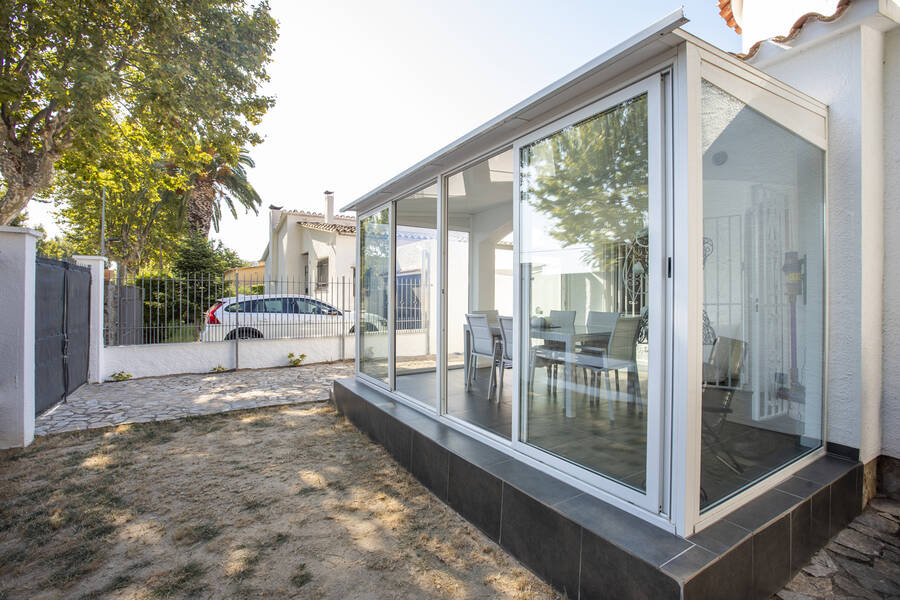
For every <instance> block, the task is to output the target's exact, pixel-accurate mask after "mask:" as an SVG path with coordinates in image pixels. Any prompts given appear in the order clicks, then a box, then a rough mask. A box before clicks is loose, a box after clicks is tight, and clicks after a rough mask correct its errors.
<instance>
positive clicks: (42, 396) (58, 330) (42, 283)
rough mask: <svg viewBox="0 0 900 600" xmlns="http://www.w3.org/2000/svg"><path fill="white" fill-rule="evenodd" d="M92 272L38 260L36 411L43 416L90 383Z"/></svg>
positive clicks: (35, 313)
mask: <svg viewBox="0 0 900 600" xmlns="http://www.w3.org/2000/svg"><path fill="white" fill-rule="evenodd" d="M90 293H91V273H90V270H89V269H87V268H86V267H79V266H77V265H73V264H71V263H67V262H63V261H58V260H53V259H49V258H44V257H38V258H37V259H36V261H35V306H34V325H35V327H34V329H35V332H34V334H35V335H34V337H35V340H34V342H35V343H34V346H35V347H34V367H35V378H34V379H35V385H34V410H35V414H41V413H42V412H44V411H46V410H47V409H49V408H50V407H52V406H53V405H55V404H56V403H58V402H60V401H61V400H64V399H65V398H66V396H67V395H68V394H69V393H71V392H73V391H74V390H75V389H77V388H78V386H80V385H82V384H83V383H86V382H87V367H88V352H89V337H90V308H89V307H90Z"/></svg>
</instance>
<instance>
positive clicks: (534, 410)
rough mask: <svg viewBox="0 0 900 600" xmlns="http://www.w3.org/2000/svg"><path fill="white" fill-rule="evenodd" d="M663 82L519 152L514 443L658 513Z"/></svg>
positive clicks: (570, 122) (565, 124) (649, 83)
mask: <svg viewBox="0 0 900 600" xmlns="http://www.w3.org/2000/svg"><path fill="white" fill-rule="evenodd" d="M660 86H661V82H660V78H659V77H653V78H651V79H649V80H646V81H644V82H642V83H641V84H638V85H635V86H632V87H631V88H628V89H627V90H624V91H622V92H620V93H618V94H615V95H614V96H613V97H611V98H608V99H606V100H602V101H601V102H599V103H596V104H594V105H592V106H590V107H588V108H586V109H584V110H581V111H579V112H578V113H576V114H574V115H572V116H571V117H568V118H566V119H564V120H561V121H559V122H557V123H554V124H551V125H550V126H548V127H545V128H544V129H542V130H540V131H538V132H537V133H535V134H534V135H532V136H529V137H528V138H526V139H524V140H522V141H521V142H519V143H517V144H516V146H515V150H516V160H517V162H518V165H517V166H518V169H517V175H518V180H517V182H518V196H517V199H518V206H517V209H518V236H517V239H518V252H517V254H518V267H519V271H518V274H519V282H518V286H519V292H520V293H519V311H518V313H519V328H518V331H519V333H520V338H519V339H520V343H519V349H520V353H519V365H520V366H519V369H518V370H519V397H518V399H519V411H518V416H519V427H518V445H519V446H520V448H521V449H522V450H523V451H525V452H527V453H529V454H532V455H535V456H536V457H538V458H540V459H541V460H544V461H545V462H549V463H551V464H554V465H556V466H557V467H558V468H561V469H563V470H566V471H569V472H572V473H573V474H575V475H576V476H579V477H581V478H583V479H586V480H588V481H591V482H593V483H595V484H596V485H598V486H600V487H605V488H615V491H616V493H617V494H619V495H622V496H623V497H625V498H627V499H629V500H631V501H632V502H635V503H639V504H642V505H644V506H645V507H647V508H649V509H652V510H654V511H656V510H657V509H658V508H659V506H658V504H657V503H658V502H659V498H660V494H659V487H660V464H661V460H660V457H661V452H662V448H661V438H662V427H661V422H662V414H663V410H662V400H663V393H662V391H663V388H664V385H663V375H664V372H665V364H664V357H665V354H664V352H663V346H664V343H663V339H664V336H665V318H664V315H665V312H666V310H665V309H666V299H665V293H664V284H665V282H664V277H665V272H664V269H663V268H661V266H662V265H663V264H664V263H665V259H664V256H663V249H664V244H663V235H664V229H665V228H664V223H665V214H664V197H665V194H664V193H663V189H662V186H663V181H662V177H661V176H660V174H661V160H662V150H661V143H660V140H661V137H662V119H661V107H660V100H659V97H660V93H661V89H660Z"/></svg>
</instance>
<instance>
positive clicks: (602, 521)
mask: <svg viewBox="0 0 900 600" xmlns="http://www.w3.org/2000/svg"><path fill="white" fill-rule="evenodd" d="M554 508H556V510H558V511H559V512H561V513H562V514H563V515H565V516H566V517H568V518H569V519H571V520H572V521H574V522H576V523H578V524H579V525H581V526H582V527H584V528H585V529H586V530H588V531H590V532H592V533H594V534H596V535H598V536H600V537H602V538H604V539H606V540H608V541H609V542H610V543H612V544H615V545H616V546H618V547H619V548H621V549H622V550H624V551H626V552H627V553H630V554H632V555H634V556H636V557H639V558H641V559H642V560H644V561H646V562H648V563H650V564H652V565H653V566H659V565H661V564H663V563H665V562H667V561H669V560H671V559H672V558H673V557H675V556H676V555H678V554H680V553H681V552H683V551H684V550H686V549H687V548H689V547H690V546H691V543H690V542H688V541H687V540H685V539H684V538H682V537H680V536H677V535H675V534H673V533H669V532H668V531H665V530H663V529H660V528H659V527H656V526H655V525H651V524H650V523H648V522H646V521H644V520H643V519H639V518H638V517H635V516H634V515H630V514H628V513H627V512H625V511H623V510H621V509H619V508H616V507H615V506H612V505H610V504H608V503H606V502H603V501H602V500H598V499H597V498H594V497H593V496H590V495H588V494H580V495H578V496H576V497H574V498H570V499H569V500H565V501H563V502H560V503H559V504H556V505H555V506H554Z"/></svg>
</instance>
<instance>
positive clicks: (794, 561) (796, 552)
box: [791, 499, 816, 573]
mask: <svg viewBox="0 0 900 600" xmlns="http://www.w3.org/2000/svg"><path fill="white" fill-rule="evenodd" d="M811 503H812V500H811V499H807V500H805V501H804V502H803V503H802V504H800V505H799V506H798V507H797V508H795V509H794V510H793V511H792V512H791V573H796V572H797V571H799V570H800V568H801V567H802V566H803V565H805V564H806V563H807V562H809V558H810V556H812V554H813V552H814V551H815V550H816V548H813V543H812V515H811V509H810V505H811Z"/></svg>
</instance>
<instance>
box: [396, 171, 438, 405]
mask: <svg viewBox="0 0 900 600" xmlns="http://www.w3.org/2000/svg"><path fill="white" fill-rule="evenodd" d="M394 219H395V220H396V222H397V245H396V254H397V257H396V261H397V266H396V270H397V271H396V273H397V281H396V288H395V295H396V296H395V297H396V311H397V312H396V315H395V316H394V323H395V328H396V334H395V335H396V337H395V338H394V339H395V340H396V342H395V346H394V347H395V348H396V351H395V353H396V355H397V359H396V360H397V362H396V368H395V371H394V373H395V377H396V379H395V387H396V389H397V390H398V391H400V392H403V393H404V394H407V395H409V396H410V397H412V398H414V399H416V400H419V401H421V402H423V403H425V404H428V405H429V406H433V407H435V408H437V381H436V376H437V330H438V322H437V303H438V287H437V274H438V267H437V261H438V245H437V184H434V185H432V186H429V187H427V188H425V189H424V190H422V191H420V192H416V193H415V194H411V195H410V196H407V197H406V198H404V199H402V200H398V201H397V204H396V206H395V207H394Z"/></svg>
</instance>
